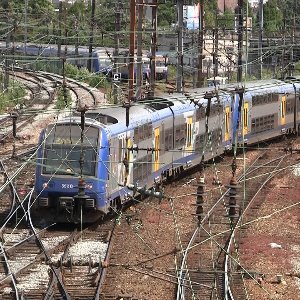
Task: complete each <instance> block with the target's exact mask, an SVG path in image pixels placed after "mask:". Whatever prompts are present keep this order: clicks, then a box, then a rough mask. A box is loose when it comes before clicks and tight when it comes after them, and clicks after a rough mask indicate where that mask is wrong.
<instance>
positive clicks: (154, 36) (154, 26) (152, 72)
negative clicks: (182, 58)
mask: <svg viewBox="0 0 300 300" xmlns="http://www.w3.org/2000/svg"><path fill="white" fill-rule="evenodd" d="M156 40H157V0H153V2H152V37H151V63H150V96H152V97H153V96H154V93H155V73H156V70H155V65H156V63H155V61H156V43H157V41H156Z"/></svg>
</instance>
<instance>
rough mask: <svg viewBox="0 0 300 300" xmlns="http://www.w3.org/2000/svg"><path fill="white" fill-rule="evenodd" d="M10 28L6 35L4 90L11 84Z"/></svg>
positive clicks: (8, 20)
mask: <svg viewBox="0 0 300 300" xmlns="http://www.w3.org/2000/svg"><path fill="white" fill-rule="evenodd" d="M10 22H11V19H10V16H9V14H8V16H7V24H9V23H10ZM10 32H11V30H10V28H9V30H8V31H7V35H6V49H5V50H6V56H5V74H4V90H7V89H8V85H9V73H8V68H9V60H8V56H9V54H10V38H11V35H10Z"/></svg>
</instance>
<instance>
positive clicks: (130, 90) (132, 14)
mask: <svg viewBox="0 0 300 300" xmlns="http://www.w3.org/2000/svg"><path fill="white" fill-rule="evenodd" d="M135 8H136V5H135V0H130V34H129V35H130V36H129V66H128V102H129V103H130V101H131V100H132V97H133V83H134V48H135V18H136V11H135Z"/></svg>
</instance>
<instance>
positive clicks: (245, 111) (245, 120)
mask: <svg viewBox="0 0 300 300" xmlns="http://www.w3.org/2000/svg"><path fill="white" fill-rule="evenodd" d="M248 118H249V103H248V102H245V103H244V109H243V135H246V134H247V133H248Z"/></svg>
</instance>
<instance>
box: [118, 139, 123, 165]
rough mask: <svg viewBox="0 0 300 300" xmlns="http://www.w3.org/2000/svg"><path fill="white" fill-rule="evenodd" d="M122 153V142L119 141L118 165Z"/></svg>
mask: <svg viewBox="0 0 300 300" xmlns="http://www.w3.org/2000/svg"><path fill="white" fill-rule="evenodd" d="M122 152H123V140H122V139H119V159H118V162H119V163H120V162H121V161H122V160H123V158H122Z"/></svg>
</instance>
